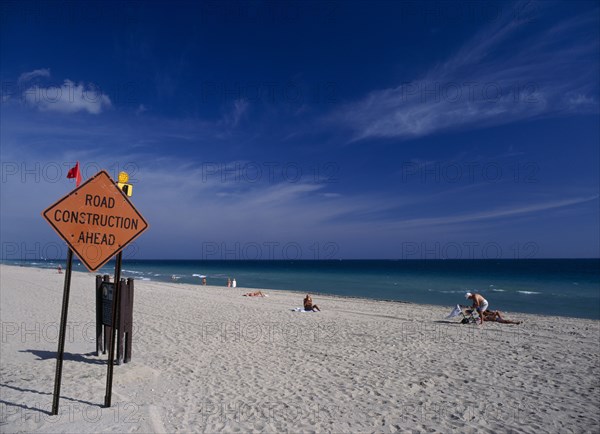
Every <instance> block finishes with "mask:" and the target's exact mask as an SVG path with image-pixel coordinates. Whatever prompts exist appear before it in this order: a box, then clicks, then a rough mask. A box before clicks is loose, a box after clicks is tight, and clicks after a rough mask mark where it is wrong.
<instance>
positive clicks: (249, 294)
mask: <svg viewBox="0 0 600 434" xmlns="http://www.w3.org/2000/svg"><path fill="white" fill-rule="evenodd" d="M244 297H266V294H265V293H263V292H262V291H255V292H247V293H246V294H244Z"/></svg>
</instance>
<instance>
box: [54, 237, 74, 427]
mask: <svg viewBox="0 0 600 434" xmlns="http://www.w3.org/2000/svg"><path fill="white" fill-rule="evenodd" d="M72 262H73V250H71V249H69V250H68V252H67V269H66V270H65V288H64V291H63V303H62V312H61V314H60V334H59V336H58V354H57V355H56V374H55V376H54V397H53V399H52V415H54V416H55V415H57V414H58V401H59V399H60V382H61V380H62V365H63V360H64V355H65V334H66V332H67V312H68V310H69V293H70V292H71V268H72Z"/></svg>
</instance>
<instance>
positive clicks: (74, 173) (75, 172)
mask: <svg viewBox="0 0 600 434" xmlns="http://www.w3.org/2000/svg"><path fill="white" fill-rule="evenodd" d="M67 178H75V183H76V186H77V187H79V184H81V179H82V178H81V172H80V171H79V161H78V162H77V163H76V164H75V167H72V168H71V169H69V173H67Z"/></svg>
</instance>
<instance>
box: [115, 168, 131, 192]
mask: <svg viewBox="0 0 600 434" xmlns="http://www.w3.org/2000/svg"><path fill="white" fill-rule="evenodd" d="M127 181H129V175H128V174H127V172H120V173H119V182H117V186H118V187H119V188H120V189H121V190H123V192H124V193H125V194H126V195H127V196H131V195H132V194H133V185H131V184H127Z"/></svg>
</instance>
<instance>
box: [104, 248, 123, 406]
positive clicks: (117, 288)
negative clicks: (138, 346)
mask: <svg viewBox="0 0 600 434" xmlns="http://www.w3.org/2000/svg"><path fill="white" fill-rule="evenodd" d="M122 259H123V252H119V253H118V254H117V263H116V264H115V284H114V292H113V303H112V328H111V330H110V331H111V335H112V339H111V341H110V351H109V353H108V374H107V376H106V395H105V396H104V405H105V406H106V407H110V404H111V403H110V401H111V396H112V380H113V370H114V363H115V345H116V340H117V318H118V315H117V314H118V309H119V307H120V298H121V262H122Z"/></svg>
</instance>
